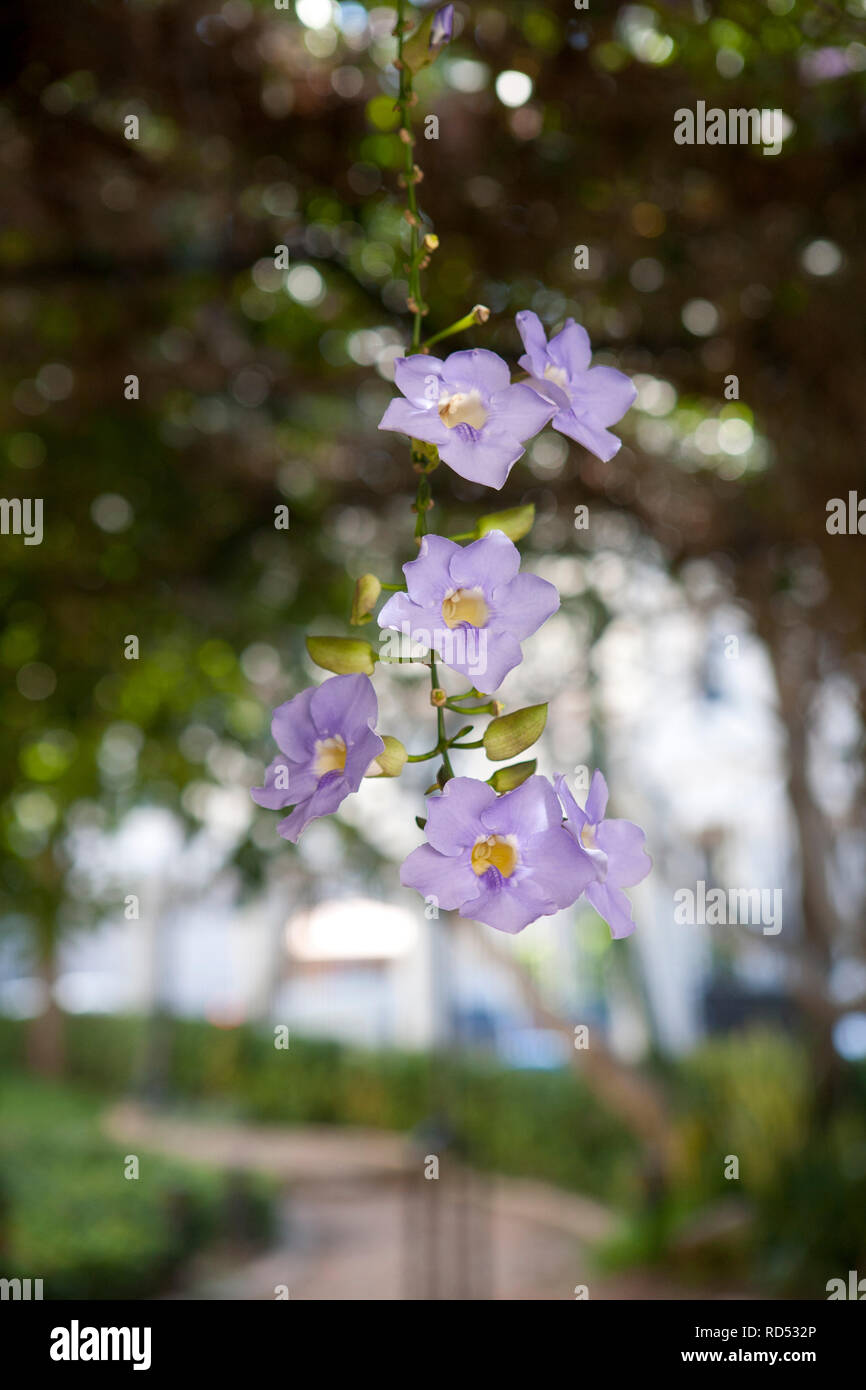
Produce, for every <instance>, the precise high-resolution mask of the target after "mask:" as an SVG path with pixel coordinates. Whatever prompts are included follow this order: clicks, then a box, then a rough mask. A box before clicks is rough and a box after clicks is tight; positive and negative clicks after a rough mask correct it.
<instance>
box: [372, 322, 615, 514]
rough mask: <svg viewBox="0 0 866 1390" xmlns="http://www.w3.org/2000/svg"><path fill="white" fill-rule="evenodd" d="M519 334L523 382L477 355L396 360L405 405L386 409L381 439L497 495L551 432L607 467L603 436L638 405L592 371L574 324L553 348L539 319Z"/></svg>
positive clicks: (605, 375) (611, 448) (608, 440)
mask: <svg viewBox="0 0 866 1390" xmlns="http://www.w3.org/2000/svg"><path fill="white" fill-rule="evenodd" d="M517 327H518V330H519V332H520V336H521V338H522V339H523V345H524V347H525V349H526V352H525V354H524V356H523V357H521V358H520V366H521V367H523V368H524V370H525V371H526V372H527V373H528V375H527V379H526V381H525V382H522V383H521V382H518V383H515V384H512V381H511V373H510V371H509V369H508V364H507V362H504V361H503V359H502V358H501V357H499V356H498V354H497V353H495V352H487V351H486V350H485V349H483V348H476V349H475V350H474V351H472V352H452V353H451V356H450V357H447V358H446V359H445V361H444V362H443V361H441V360H440V359H439V358H438V357H430V356H425V355H424V354H423V353H418V354H417V355H415V356H412V357H398V358H397V360H396V362H395V363H394V381H395V384H396V385H397V387H398V388H399V389H400V391H401V392H402V393H403V394H402V398H401V397H397V398H396V399H395V400H393V401H392V402H391V404H390V405H389V406H388V408H387V410H386V411H385V414H384V415H383V416H382V419H381V421H380V424H379V429H380V430H397V431H398V432H399V433H400V434H407V435H408V436H409V437H410V439H421V440H423V441H424V442H425V443H427V444H435V445H436V448H437V449H438V451H439V457H440V459H441V460H442V462H443V463H447V464H448V467H449V468H451V469H453V470H454V472H455V473H459V474H460V476H461V478H466V479H468V480H469V482H472V483H484V484H485V485H486V486H487V487H493V488H496V489H497V490H498V489H499V488H501V487H502V486H503V484H504V483H505V480H506V479H507V477H508V475H509V473H510V472H511V469H512V467H513V465H514V464H515V463H516V462H517V460H518V459H519V458H520V456H521V455H522V453H523V446H524V444H525V443H526V441H527V440H528V439H531V438H532V437H533V436H534V435H536V434H538V432H539V430H541V429H543V427H544V426H545V425H546V424H548V423H549V422H552V424H553V427H554V429H556V430H560V431H561V432H562V433H563V434H567V435H569V436H570V437H571V438H572V439H576V440H577V441H578V443H580V444H583V445H584V446H585V447H586V448H587V449H589V450H590V452H591V453H593V454H596V455H597V456H598V458H600V459H603V460H604V461H605V462H607V461H608V460H609V459H612V458H613V456H614V454H615V453H616V452H617V450H618V449H619V447H620V443H621V441H620V440H619V439H618V438H617V437H616V435H615V434H611V432H610V430H609V429H608V428H607V427H608V426H609V425H613V424H616V422H617V420H621V419H622V417H623V415H625V413H626V411H627V410H628V408H629V406H630V405H631V404H632V402H633V401H634V398H635V396H636V395H637V392H636V390H635V387H634V385H633V383H632V382H631V381H630V380H629V379H628V377H627V376H626V375H625V373H624V372H618V371H617V370H616V369H615V368H614V367H590V365H589V363H590V358H591V356H592V352H591V349H590V345H589V335H588V334H587V331H586V329H585V328H583V327H581V325H580V324H577V323H575V322H574V320H573V319H569V320H568V321H567V323H566V325H565V327H564V328H563V330H562V332H561V333H557V335H556V337H555V338H551V340H550V342H549V343H548V341H547V339H546V337H545V334H544V328H543V327H542V324H541V320H540V319H539V317H538V315H537V314H533V313H530V312H529V311H528V310H527V311H524V312H523V313H520V314H518V315H517Z"/></svg>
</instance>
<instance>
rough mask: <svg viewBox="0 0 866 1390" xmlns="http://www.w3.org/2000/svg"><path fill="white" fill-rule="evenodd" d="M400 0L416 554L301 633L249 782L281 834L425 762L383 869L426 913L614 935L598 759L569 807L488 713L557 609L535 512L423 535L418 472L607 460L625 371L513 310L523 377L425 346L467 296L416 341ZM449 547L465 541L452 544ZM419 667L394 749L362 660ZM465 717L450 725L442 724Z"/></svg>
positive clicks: (634, 861)
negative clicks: (429, 720)
mask: <svg viewBox="0 0 866 1390" xmlns="http://www.w3.org/2000/svg"><path fill="white" fill-rule="evenodd" d="M403 15H404V5H403V4H402V3H401V4H400V5H399V6H398V24H397V29H396V33H397V38H398V57H397V63H396V66H397V70H398V72H399V78H400V92H399V99H398V103H397V105H398V108H399V110H400V116H401V130H400V136H401V140H402V143H403V146H404V148H405V151H406V165H405V170H404V173H403V175H402V176H401V177H402V182H403V184H404V186H405V188H406V189H407V207H406V221H407V223H408V227H409V232H408V243H409V245H408V263H407V271H408V282H409V299H408V303H409V308H410V310H411V312H412V314H413V318H414V321H413V330H412V348H413V351H411V352H410V353H409V354H407V356H405V357H401V358H398V359H397V361H396V362H395V364H394V379H395V384H396V386H397V389H398V390H399V392H400V393H401V394H400V395H399V396H398V397H395V399H394V400H392V401H391V403H390V404H389V406H388V408H387V409H386V411H385V414H384V416H383V417H382V420H381V422H380V426H379V427H380V429H383V430H389V431H395V432H397V433H400V434H403V435H405V436H406V437H407V438H408V439H409V442H410V449H411V457H412V463H413V466H414V469H415V472H416V473H417V474H419V475H420V480H419V483H418V490H417V495H416V498H415V504H414V508H413V510H414V512H415V516H416V525H415V537H416V541H417V544H418V553H417V556H416V557H415V558H413V559H411V560H408V561H407V562H406V564H404V565H403V578H404V584H403V585H400V584H385V583H383V581H381V580H380V579H379V578H378V577H377V576H376V575H373V574H365V575H362V576H361V577H360V579H359V580H358V581H357V584H356V589H355V600H354V603H353V606H352V616H351V619H350V621H351V623H352V624H353V625H354V626H363V625H364V624H366V623H368V622H371V621H372V620H373V619H374V617H376V612H375V610H376V608H377V606H378V604H379V601H380V597H381V595H382V591H383V589H387V590H391V591H393V592H392V593H391V595H390V597H388V598H387V599H386V601H385V602H384V603H383V604H382V606H381V608H380V610H379V612H378V617H377V621H378V624H379V627H380V629H381V633H380V646H379V649H378V650H376V649H374V648H373V646H372V645H371V644H370V643H369V642H365V641H363V640H360V639H358V638H348V637H308V639H307V649H308V651H309V654H310V656H311V657H312V659H313V661H314V662H315V663H316V664H317V665H319V666H320V667H322V668H324V669H325V670H327V671H331V672H334V673H335V674H334V675H332V676H331V678H330V679H328V680H325V681H324V682H323V683H322V684H321V685H319V686H317V687H314V688H312V689H309V690H304V691H302V692H301V693H300V694H298V695H296V696H295V697H294V699H291V700H288V701H287V702H286V703H285V704H283V705H280V707H279V708H278V709H277V710H275V711H274V717H273V723H272V726H271V730H272V734H273V737H274V741H275V742H276V744H277V747H278V748H279V750H280V752H279V756H278V757H276V758H275V759H274V761H273V762H272V763H271V764H270V766H269V767H268V769H267V771H266V773H265V779H264V785H263V786H261V787H257V788H255V789H254V791H253V797H254V798H255V800H256V801H257V802H258V803H259V805H261V806H265V807H268V808H270V809H272V810H288V812H289V814H288V815H286V816H285V817H284V819H282V820H281V821H280V823H279V826H278V829H279V833H280V834H281V835H283V836H284V837H285V838H286V839H287V840H291V841H293V842H296V841H297V840H298V837H299V836H300V835H301V834H302V832H303V831H304V830H305V828H306V827H307V826H308V825H309V824H310V822H311V821H313V820H315V819H316V818H317V817H320V816H325V815H330V814H331V813H332V812H334V811H336V810H337V808H338V807H339V806H340V804H341V803H342V801H343V800H344V798H345V797H347V796H348V795H350V794H351V793H352V792H356V791H358V789H359V787H360V786H361V783H362V781H363V779H364V778H365V777H375V776H384V777H398V776H400V774H401V772H402V771H403V768H404V766H405V764H406V763H407V762H427V761H432V760H437V759H438V760H439V762H440V765H439V767H438V770H437V772H436V777H435V781H434V782H433V784H432V785H431V786H430V787H429V788H428V790H427V793H426V795H427V815H426V819H420V818H419V819H418V825H419V826H420V827H421V828H422V829H423V830H424V831H425V834H426V841H425V843H423V844H421V845H420V846H419V847H418V848H417V849H415V850H413V851H412V853H411V854H409V856H408V858H407V859H406V860H405V861H404V863H403V865H402V868H401V872H400V879H401V882H402V883H403V884H405V885H406V886H407V887H411V888H415V889H416V890H417V891H418V892H419V893H421V894H422V895H423V896H424V898H425V899H427V901H428V903H430V904H432V905H434V907H435V909H436V910H437V911H438V909H439V908H442V909H444V910H446V911H459V912H460V913H462V914H463V915H464V916H466V917H470V918H473V919H475V920H476V921H479V922H484V923H487V924H488V925H490V926H492V927H496V928H498V929H499V930H501V931H505V932H512V933H513V932H519V931H522V930H523V928H524V927H526V926H527V925H528V924H529V923H530V922H533V921H535V920H537V919H538V918H539V917H544V916H548V915H550V914H551V913H554V912H558V911H560V910H562V909H563V908H567V907H570V906H571V905H572V904H573V903H575V902H576V901H577V900H578V899H579V898H581V897H584V898H585V899H586V901H587V902H588V903H590V904H591V905H592V907H594V908H595V910H596V911H597V912H598V913H599V914H600V915H601V916H602V917H603V918H604V919H605V921H606V922H607V923H608V924H609V926H610V929H611V932H612V933H613V935H614V936H615V937H622V936H627V935H629V933H630V932H631V931H633V929H634V921H633V919H632V915H631V904H630V902H629V899H628V898H627V897H626V895H625V893H624V891H623V890H624V889H625V888H628V887H631V886H632V885H633V884H636V883H638V882H639V881H640V880H641V879H642V878H644V877H645V875H646V874H647V873H648V872H649V869H650V859H649V856H648V855H647V854H646V852H645V850H644V835H643V831H641V830H640V829H639V828H638V827H637V826H636V825H633V824H632V823H631V822H630V821H625V820H609V819H606V818H605V810H606V806H607V786H606V783H605V780H604V778H603V776H602V775H601V773H600V772H596V773H595V774H594V776H593V778H592V782H591V784H590V786H589V789H588V795H587V798H586V804H585V805H584V806H583V807H582V808H581V807H580V806H579V805H578V803H577V801H576V800H575V798H574V796H573V795H572V793H571V791H570V790H569V788H568V787H567V785H566V783H565V779H564V778H563V777H557V778H556V779H555V783H551V782H550V781H549V780H548V779H547V778H545V777H542V776H539V775H538V774H537V773H536V762H535V760H529V761H525V762H517V763H515V762H509V761H508V760H510V759H512V758H513V757H514V756H516V755H517V754H520V753H522V752H523V751H525V750H526V749H528V748H530V747H531V746H532V745H533V744H534V743H535V741H536V739H538V737H539V736H540V734H541V732H542V730H543V728H544V725H545V720H546V715H547V706H546V705H544V704H539V705H531V706H528V707H526V708H523V709H518V710H514V711H511V712H509V713H505V712H504V709H503V706H502V705H501V704H500V702H499V700H497V699H494V698H492V697H493V696H494V694H495V693H496V692H497V691H499V689H500V687H501V686H502V683H503V681H504V680H505V678H506V676H507V675H508V674H509V672H511V671H513V670H514V668H515V667H516V666H518V665H519V663H520V662H521V661H522V659H523V649H522V643H523V642H525V641H527V640H528V639H530V638H531V637H532V636H533V634H535V633H536V632H537V631H538V629H539V628H540V627H541V626H542V624H543V623H545V622H546V621H547V619H548V618H550V617H551V616H552V615H553V614H554V613H555V612H556V611H557V609H558V608H559V594H558V593H557V591H556V588H555V587H554V585H553V584H550V583H549V582H548V581H547V580H545V579H542V578H541V577H539V576H538V575H534V574H530V573H527V572H522V571H521V569H520V554H519V551H518V549H517V546H516V544H515V542H516V541H519V540H520V539H521V538H522V537H523V536H525V535H526V534H527V533H528V532H529V530H530V529H531V527H532V524H533V520H534V508H533V507H532V506H531V505H523V506H519V507H513V508H511V509H508V510H505V511H500V512H493V513H491V514H488V515H486V516H482V517H481V518H480V519H479V520H478V522H477V523H476V525H475V528H474V530H473V531H472V532H471V533H464V534H461V535H458V536H451V537H447V536H444V535H437V534H435V533H429V531H428V526H427V514H428V512H429V510H430V509H431V507H432V506H433V499H432V493H431V489H430V475H431V474H432V473H433V472H434V471H435V469H436V468H438V467H439V465H440V463H444V464H446V465H447V466H448V467H449V468H451V469H452V470H453V471H454V472H455V473H458V474H459V475H460V476H461V477H462V478H466V479H468V480H470V481H471V482H474V483H480V484H484V485H485V486H487V487H491V488H494V489H497V490H498V489H500V488H502V487H503V485H504V484H505V482H506V480H507V478H508V476H509V473H510V472H511V469H512V468H513V467H514V465H515V463H516V462H517V461H518V460H519V459H520V457H521V455H522V454H523V452H524V447H525V445H526V443H527V441H528V440H530V439H532V438H533V437H534V436H535V435H537V434H538V433H539V431H540V430H542V429H544V428H545V427H546V426H547V425H548V424H551V425H552V426H553V428H554V429H556V430H559V431H560V432H561V433H563V434H565V435H567V436H569V437H570V438H571V439H574V440H576V441H577V442H578V443H580V444H582V445H584V446H585V447H586V448H588V449H590V450H591V451H592V452H593V453H594V454H596V455H597V456H598V458H600V459H602V460H605V461H606V460H609V459H610V458H612V457H613V455H614V454H615V453H616V451H617V449H618V448H619V447H620V441H619V439H618V438H617V437H616V436H615V435H613V434H612V433H611V432H610V428H609V427H610V426H611V425H613V424H615V423H616V422H617V421H618V420H620V419H621V418H622V416H623V415H624V414H625V412H626V411H627V410H628V408H629V406H630V405H631V403H632V401H633V400H634V397H635V389H634V386H633V385H632V383H631V381H630V380H629V379H628V377H627V376H625V375H624V374H623V373H622V372H619V371H616V370H615V369H614V368H612V367H607V366H596V367H592V366H591V365H590V361H591V349H590V343H589V338H588V336H587V333H586V330H585V329H584V328H582V327H581V326H580V325H579V324H576V323H575V322H574V321H573V320H572V319H569V320H567V322H566V323H565V325H564V327H563V328H562V329H561V331H560V332H559V333H557V334H556V335H555V336H554V337H552V338H551V339H550V340H549V341H548V339H547V337H546V334H545V331H544V328H543V326H542V324H541V322H540V320H539V318H538V316H537V315H536V314H534V313H531V312H529V311H526V312H523V313H519V314H518V315H517V320H516V326H517V330H518V332H519V334H520V336H521V338H522V340H523V346H524V349H525V352H524V355H523V356H522V357H521V358H520V367H521V368H522V369H523V371H524V372H525V376H524V378H523V379H522V380H519V381H512V379H511V372H510V369H509V367H508V365H507V363H506V362H505V361H503V359H502V358H501V357H499V356H498V355H497V354H496V353H495V352H490V351H488V350H486V349H483V348H474V349H470V350H468V351H459V352H453V353H451V355H450V356H448V357H445V358H439V357H434V356H432V355H431V354H430V351H429V348H430V346H431V345H432V344H433V343H434V342H439V341H440V340H441V339H443V338H446V337H449V336H451V335H453V334H457V333H461V332H464V331H465V330H466V329H468V328H470V327H472V326H473V325H475V324H479V323H484V322H486V320H487V319H488V318H489V311H488V310H487V309H485V308H484V307H483V306H481V305H477V306H476V307H475V309H473V310H472V311H471V313H469V314H467V315H466V316H465V317H464V318H463V319H460V320H459V321H458V322H457V323H455V324H452V325H451V326H450V327H449V328H445V329H442V330H441V331H440V332H439V333H437V334H435V335H434V336H433V337H432V338H431V339H429V340H428V342H427V343H426V344H424V343H422V342H421V324H422V320H423V317H424V315H425V314H426V312H427V310H426V306H425V305H424V303H423V301H422V298H421V288H420V272H421V270H422V269H423V268H424V266H425V265H426V264H427V261H428V260H429V257H430V255H431V254H432V253H433V252H434V251H435V249H436V247H437V245H438V241H437V239H436V237H435V236H433V234H432V233H429V232H428V233H424V232H423V224H422V216H421V213H420V211H419V209H418V205H417V200H416V191H415V186H416V184H417V182H418V180H419V179H420V171H419V170H418V168H417V166H416V165H415V164H414V162H413V157H412V145H413V143H414V142H413V138H412V134H411V122H410V111H411V107H412V105H413V104H414V96H413V92H412V78H413V76H414V74H415V73H416V72H418V71H420V70H421V68H423V67H424V66H426V65H427V64H428V63H430V62H432V61H434V60H435V58H436V56H437V55H438V53H439V51H440V49H441V48H443V47H444V46H445V45H446V44H447V43H448V42H449V40H450V38H451V35H452V26H453V6H450V5H449V6H446V7H445V9H443V10H440V11H439V12H437V13H434V14H431V15H429V16H428V17H427V19H425V20H424V21H423V22H422V23H421V24H420V25H419V26H418V27H417V28H416V29H415V30H414V32H411V36H410V37H407V31H411V30H412V24H411V23H410V22H409V21H407V20H405V19H404V17H403ZM462 542H468V544H463V543H462ZM390 662H400V663H402V662H407V663H416V664H419V665H421V666H422V667H425V668H426V669H427V671H428V674H429V678H430V703H431V705H432V706H433V708H434V709H435V712H436V735H437V736H436V742H435V744H434V746H433V748H431V749H429V750H428V751H426V752H420V753H409V752H407V750H406V748H405V747H404V746H403V745H402V743H400V741H399V740H398V739H396V738H394V737H392V736H391V735H387V734H384V735H383V734H381V733H379V732H377V730H376V725H377V722H378V703H377V700H376V693H375V690H374V688H373V683H372V681H371V679H370V677H371V676H372V675H373V674H374V672H375V669H376V666H377V664H378V663H385V664H387V663H390ZM437 663H441V664H442V665H443V666H446V667H448V668H450V669H451V670H453V671H456V672H459V673H461V674H462V675H463V676H465V677H466V678H467V679H468V680H470V681H471V686H470V688H469V690H468V691H466V692H465V693H464V694H462V695H449V694H448V693H447V692H446V690H445V689H443V688H442V686H441V685H440V683H439V674H438V665H437ZM455 716H460V718H461V719H466V718H468V719H469V720H470V723H468V724H463V725H462V726H461V727H460V728H459V729H458V730H456V731H452V732H449V728H448V722H447V721H448V720H449V719H450V720H453V721H454V722H456V719H455ZM481 716H484V717H487V716H489V717H490V718H489V722H488V723H487V725H486V728H485V730H484V733H483V735H482V736H481V737H480V738H476V739H471V738H470V739H469V741H467V735H470V734H471V733H472V731H473V729H474V724H473V723H472V722H471V721H473V720H475V719H477V718H479V717H481ZM467 749H474V750H481V749H483V751H484V753H485V754H486V756H487V758H488V759H489V760H490V761H492V762H494V763H500V764H501V763H507V765H506V766H500V767H498V768H497V769H496V770H495V771H494V772H493V774H492V775H491V776H490V777H489V778H488V779H487V780H486V781H480V780H478V779H476V778H473V777H464V776H456V775H455V773H454V769H453V766H452V762H451V758H452V755H453V754H454V753H455V752H457V751H462V750H467Z"/></svg>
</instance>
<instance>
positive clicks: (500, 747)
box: [484, 704, 547, 763]
mask: <svg viewBox="0 0 866 1390" xmlns="http://www.w3.org/2000/svg"><path fill="white" fill-rule="evenodd" d="M546 723H547V705H546V704H544V705H527V706H526V709H516V710H515V711H514V713H513V714H502V715H500V717H499V718H498V719H491V721H490V723H489V724H488V725H487V728H486V729H485V730H484V751H485V753H486V754H487V756H488V758H489V759H490V761H491V762H493V763H501V762H504V761H505V759H506V758H513V757H514V755H515V753H522V752H523V750H524V748H531V747H532V745H533V743H535V740H536V739H538V738H540V737H541V735H542V733H543V731H544V726H545V724H546Z"/></svg>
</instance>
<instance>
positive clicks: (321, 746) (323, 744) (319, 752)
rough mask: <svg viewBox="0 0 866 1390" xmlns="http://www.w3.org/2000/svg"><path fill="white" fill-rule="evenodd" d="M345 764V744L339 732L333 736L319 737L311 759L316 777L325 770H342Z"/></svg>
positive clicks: (323, 773)
mask: <svg viewBox="0 0 866 1390" xmlns="http://www.w3.org/2000/svg"><path fill="white" fill-rule="evenodd" d="M345 766H346V744H345V742H344V740H343V739H342V738H341V737H340V735H339V734H336V735H335V736H334V737H333V738H322V739H319V741H318V743H317V744H316V755H315V757H314V759H313V771H314V772H315V774H316V776H317V777H324V776H325V773H326V772H342V771H343V769H344V768H345Z"/></svg>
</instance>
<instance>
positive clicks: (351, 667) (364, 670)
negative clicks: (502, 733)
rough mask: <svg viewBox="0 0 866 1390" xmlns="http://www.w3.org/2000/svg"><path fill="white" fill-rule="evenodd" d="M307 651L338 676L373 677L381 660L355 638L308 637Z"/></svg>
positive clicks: (324, 667) (327, 669)
mask: <svg viewBox="0 0 866 1390" xmlns="http://www.w3.org/2000/svg"><path fill="white" fill-rule="evenodd" d="M307 651H308V652H309V653H310V656H311V657H312V659H313V661H315V663H316V665H317V666H321V667H322V668H323V669H324V670H325V671H336V673H337V675H338V676H351V675H357V674H363V675H365V676H372V674H373V669H374V666H375V663H376V662H377V661H378V659H379V656H378V653H377V652H375V651H374V650H373V648H372V647H371V646H370V643H369V642H361V641H358V640H356V639H355V638H354V637H308V638H307ZM506 756H507V754H506Z"/></svg>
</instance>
